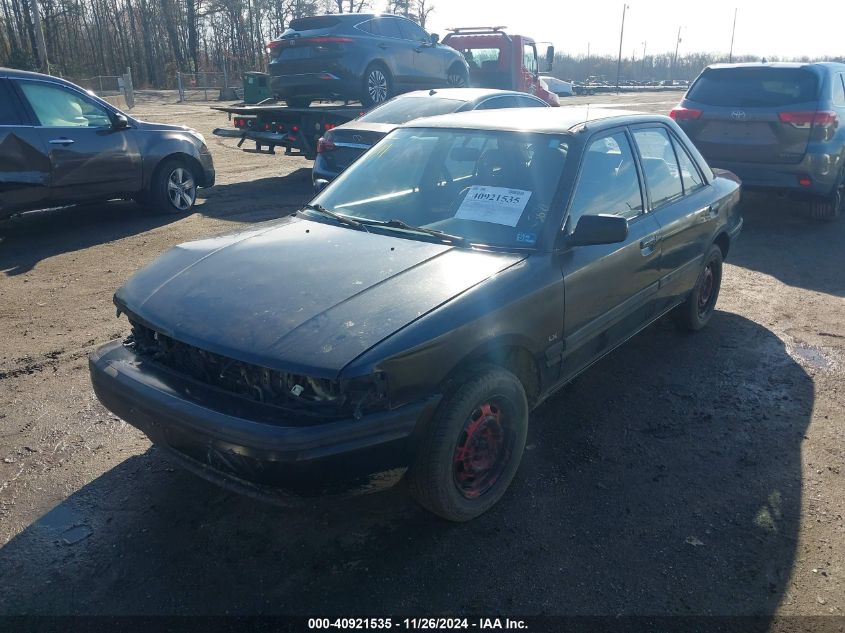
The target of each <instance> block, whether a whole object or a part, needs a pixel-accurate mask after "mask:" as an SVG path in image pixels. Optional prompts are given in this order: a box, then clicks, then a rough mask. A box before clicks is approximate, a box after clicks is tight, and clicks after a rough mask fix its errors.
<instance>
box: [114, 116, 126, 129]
mask: <svg viewBox="0 0 845 633" xmlns="http://www.w3.org/2000/svg"><path fill="white" fill-rule="evenodd" d="M128 127H129V119H127V118H126V117H125V116H123V115H122V114H115V115H114V120H113V121H112V124H111V129H113V130H125V129H126V128H128Z"/></svg>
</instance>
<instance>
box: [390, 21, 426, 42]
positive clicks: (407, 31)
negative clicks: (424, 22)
mask: <svg viewBox="0 0 845 633" xmlns="http://www.w3.org/2000/svg"><path fill="white" fill-rule="evenodd" d="M397 22H398V24H399V28H400V29H401V30H402V37H404V38H405V39H406V40H412V41H414V42H427V41H428V33H426V32H425V31H424V30H423V29H422V28H421V27H419V26H417V25H416V24H414V23H413V22H411V21H410V20H397Z"/></svg>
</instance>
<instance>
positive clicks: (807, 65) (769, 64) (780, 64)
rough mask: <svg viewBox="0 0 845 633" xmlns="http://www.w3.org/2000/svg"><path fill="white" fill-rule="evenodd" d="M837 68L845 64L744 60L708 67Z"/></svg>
mask: <svg viewBox="0 0 845 633" xmlns="http://www.w3.org/2000/svg"><path fill="white" fill-rule="evenodd" d="M812 67H821V68H837V69H845V64H842V63H839V62H742V63H737V64H710V65H709V66H708V67H707V69H708V70H709V69H711V68H712V69H725V68H812Z"/></svg>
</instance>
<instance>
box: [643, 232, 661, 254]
mask: <svg viewBox="0 0 845 633" xmlns="http://www.w3.org/2000/svg"><path fill="white" fill-rule="evenodd" d="M656 246H657V236H656V235H649V236H648V237H645V238H643V239H641V240H640V253H641V254H642V256H643V257H648V256H649V255H651V254H652V253H653V252H654V248H655V247H656Z"/></svg>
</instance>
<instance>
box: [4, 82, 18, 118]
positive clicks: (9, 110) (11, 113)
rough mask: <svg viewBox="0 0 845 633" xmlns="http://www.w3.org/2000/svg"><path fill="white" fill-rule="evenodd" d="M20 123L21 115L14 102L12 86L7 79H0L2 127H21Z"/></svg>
mask: <svg viewBox="0 0 845 633" xmlns="http://www.w3.org/2000/svg"><path fill="white" fill-rule="evenodd" d="M20 122H21V119H20V114H19V113H18V110H17V107H16V106H15V102H14V101H13V100H12V89H11V86H9V84H8V83H6V80H5V79H0V125H19V124H20Z"/></svg>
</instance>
